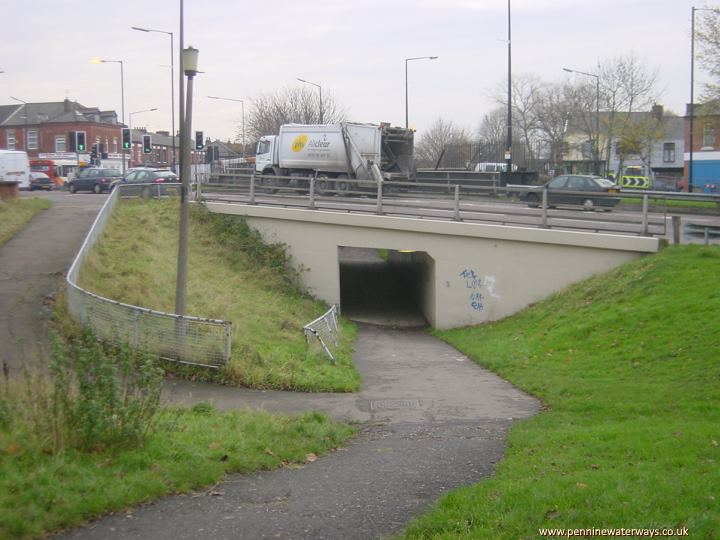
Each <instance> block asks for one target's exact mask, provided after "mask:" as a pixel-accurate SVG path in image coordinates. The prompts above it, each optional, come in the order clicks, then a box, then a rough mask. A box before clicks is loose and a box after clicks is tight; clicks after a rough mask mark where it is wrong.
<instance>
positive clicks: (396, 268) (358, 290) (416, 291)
mask: <svg viewBox="0 0 720 540" xmlns="http://www.w3.org/2000/svg"><path fill="white" fill-rule="evenodd" d="M338 266H339V272H340V311H341V312H342V314H343V316H345V317H347V318H348V319H351V320H354V321H358V322H367V323H372V324H381V325H388V326H395V327H401V328H418V327H425V326H427V325H428V321H427V317H426V316H425V314H424V312H423V308H424V307H425V306H427V305H428V304H429V303H430V301H431V299H428V298H427V297H426V296H427V286H426V285H427V283H428V281H429V280H430V276H432V275H433V273H434V261H433V259H432V257H430V256H429V255H428V254H427V253H424V252H416V251H410V250H394V249H387V248H379V249H378V248H359V247H350V246H340V247H338Z"/></svg>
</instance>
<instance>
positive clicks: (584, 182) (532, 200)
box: [518, 174, 620, 210]
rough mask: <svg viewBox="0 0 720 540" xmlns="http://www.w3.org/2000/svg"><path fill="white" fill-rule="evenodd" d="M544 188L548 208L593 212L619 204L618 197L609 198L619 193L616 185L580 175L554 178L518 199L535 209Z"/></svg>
mask: <svg viewBox="0 0 720 540" xmlns="http://www.w3.org/2000/svg"><path fill="white" fill-rule="evenodd" d="M544 188H547V190H548V203H547V204H548V206H559V205H580V206H582V207H583V208H584V209H585V210H593V209H595V208H598V207H604V208H611V207H613V206H617V204H618V203H619V202H620V199H619V198H618V197H611V196H609V194H611V193H619V192H620V188H619V187H618V186H617V184H615V183H613V182H612V181H611V180H608V179H607V178H602V177H600V176H591V175H582V174H565V175H561V176H556V177H555V178H553V179H552V180H550V181H549V182H547V183H545V184H544V185H543V186H538V187H536V188H534V189H525V190H523V191H521V192H519V194H518V198H519V199H520V200H522V201H525V202H526V203H527V204H528V206H530V207H531V208H536V207H538V206H540V204H541V203H542V192H543V189H544Z"/></svg>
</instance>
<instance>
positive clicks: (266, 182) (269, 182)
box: [261, 171, 278, 195]
mask: <svg viewBox="0 0 720 540" xmlns="http://www.w3.org/2000/svg"><path fill="white" fill-rule="evenodd" d="M264 176H267V177H269V178H263V179H262V183H261V185H262V186H264V187H265V188H267V189H266V191H267V192H268V193H269V194H270V195H275V194H276V193H277V192H278V190H277V187H278V179H277V178H271V177H273V176H275V172H274V171H268V172H266V173H264Z"/></svg>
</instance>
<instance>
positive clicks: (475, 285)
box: [460, 268, 500, 311]
mask: <svg viewBox="0 0 720 540" xmlns="http://www.w3.org/2000/svg"><path fill="white" fill-rule="evenodd" d="M460 277H461V278H463V280H464V285H465V289H467V290H468V304H469V305H470V308H472V309H474V310H476V311H483V310H484V309H485V304H486V295H488V294H489V296H490V297H492V298H500V296H499V295H497V294H496V293H495V285H496V279H495V276H483V277H480V276H478V274H477V273H476V272H475V270H473V269H471V268H466V269H464V270H463V271H462V272H460Z"/></svg>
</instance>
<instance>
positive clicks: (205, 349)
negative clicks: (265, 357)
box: [67, 185, 232, 367]
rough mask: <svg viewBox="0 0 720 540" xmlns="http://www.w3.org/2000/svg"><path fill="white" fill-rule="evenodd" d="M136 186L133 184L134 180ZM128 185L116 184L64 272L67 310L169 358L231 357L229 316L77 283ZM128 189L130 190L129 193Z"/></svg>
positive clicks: (214, 361)
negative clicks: (146, 303) (165, 307)
mask: <svg viewBox="0 0 720 540" xmlns="http://www.w3.org/2000/svg"><path fill="white" fill-rule="evenodd" d="M132 187H135V186H132ZM132 187H131V188H130V189H125V186H122V185H121V186H118V189H115V190H113V192H112V193H111V194H110V197H108V199H107V201H106V202H105V205H104V206H103V207H102V209H101V210H100V213H99V214H98V216H97V218H95V222H94V223H93V225H92V227H91V229H90V232H89V233H88V235H87V237H86V238H85V242H84V243H83V245H82V247H81V248H80V251H79V252H78V254H77V256H76V257H75V260H74V261H73V264H72V266H71V267H70V270H69V271H68V275H67V297H68V310H69V312H70V315H71V316H72V317H74V318H75V320H77V321H78V322H79V323H80V324H82V325H86V326H89V327H90V328H92V329H93V331H94V332H95V334H96V335H97V336H98V337H99V338H100V339H102V340H104V341H108V342H111V343H128V344H130V345H131V346H133V347H137V348H140V349H143V350H146V351H148V352H152V353H155V354H157V355H159V356H160V357H162V358H165V359H167V360H172V361H177V362H183V363H188V364H197V365H203V366H209V367H220V366H223V365H225V364H226V363H227V362H228V361H229V360H230V354H231V348H230V343H231V338H232V325H231V323H230V322H226V321H219V320H214V319H204V318H200V317H192V316H180V315H175V314H171V313H163V312H160V311H154V310H151V309H147V308H143V307H139V306H132V305H129V304H123V303H121V302H117V301H114V300H110V299H108V298H103V297H102V296H98V295H96V294H94V293H91V292H90V291H86V290H85V289H83V288H82V287H80V286H79V285H78V278H79V276H80V273H81V272H82V266H83V263H84V261H85V259H86V258H87V256H88V254H89V253H90V251H91V249H92V247H93V246H94V245H95V243H96V242H97V241H98V239H99V238H100V236H101V235H102V231H103V229H104V228H105V225H106V224H107V222H108V220H109V218H110V216H111V215H112V212H113V210H114V209H115V207H116V206H117V204H118V201H119V200H120V199H121V198H126V197H128V196H132V195H133V192H134V191H137V190H136V189H135V190H133V189H132ZM152 189H153V195H152V196H160V197H163V196H168V195H172V194H173V193H176V192H177V191H178V186H177V185H168V186H164V187H162V188H160V187H157V186H153V188H152ZM128 191H130V192H131V194H130V195H128V193H127V192H128Z"/></svg>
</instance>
